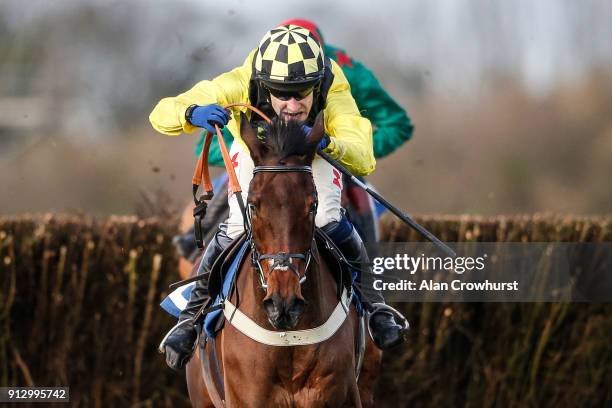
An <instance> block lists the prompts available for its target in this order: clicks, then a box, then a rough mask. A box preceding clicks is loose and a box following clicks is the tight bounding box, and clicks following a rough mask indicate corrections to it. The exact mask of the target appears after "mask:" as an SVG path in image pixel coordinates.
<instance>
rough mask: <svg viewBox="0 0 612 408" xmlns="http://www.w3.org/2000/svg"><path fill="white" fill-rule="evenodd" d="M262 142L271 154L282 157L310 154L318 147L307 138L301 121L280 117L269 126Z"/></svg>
mask: <svg viewBox="0 0 612 408" xmlns="http://www.w3.org/2000/svg"><path fill="white" fill-rule="evenodd" d="M262 142H263V144H264V145H265V146H266V148H267V150H268V152H269V153H270V154H272V155H274V156H278V157H281V158H285V157H289V156H304V155H306V156H310V155H313V154H314V152H315V149H316V144H314V145H313V144H312V143H308V141H307V140H306V134H305V132H304V130H303V129H302V123H301V122H297V121H295V120H290V121H284V120H281V119H280V118H278V117H276V118H274V119H273V120H272V123H271V124H269V125H268V126H267V131H266V136H265V138H264V139H263V140H262Z"/></svg>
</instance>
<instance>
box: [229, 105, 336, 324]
mask: <svg viewBox="0 0 612 408" xmlns="http://www.w3.org/2000/svg"><path fill="white" fill-rule="evenodd" d="M240 134H241V137H242V140H244V142H245V143H246V145H247V146H248V148H249V150H250V153H251V157H252V159H253V162H254V164H255V170H254V174H253V179H252V181H251V185H250V186H249V198H248V201H247V220H249V223H250V230H251V234H252V238H251V242H252V247H251V249H252V251H253V256H254V260H255V261H256V265H257V268H258V269H259V273H260V279H261V284H262V287H263V288H264V289H265V290H266V296H265V298H264V301H263V302H264V308H265V311H266V313H267V315H268V319H269V321H270V323H271V324H272V325H273V326H274V327H275V328H277V329H292V328H294V327H295V326H296V325H297V323H298V320H299V317H300V315H301V314H302V312H303V310H304V307H305V304H306V302H305V300H304V297H303V296H302V292H301V286H300V285H301V282H303V281H304V280H305V278H306V272H307V268H308V265H309V264H310V261H311V256H312V253H311V249H312V245H313V233H314V222H315V215H316V210H317V191H316V189H315V184H314V180H313V177H312V170H311V165H312V161H313V159H314V155H315V152H316V149H317V146H318V144H319V142H320V140H321V138H322V137H323V135H324V126H323V115H322V113H321V114H319V115H318V116H317V119H316V121H315V125H314V126H313V129H312V131H311V132H310V133H309V134H308V135H305V134H304V131H303V130H302V127H301V126H300V124H299V123H297V122H295V121H289V122H284V121H281V120H278V119H276V120H274V121H273V122H272V124H271V125H270V126H269V129H268V132H267V135H266V137H265V139H263V140H260V139H258V137H257V135H256V134H255V131H254V130H253V128H252V127H251V126H250V124H249V123H248V121H247V120H246V118H245V117H244V116H242V117H241V124H240Z"/></svg>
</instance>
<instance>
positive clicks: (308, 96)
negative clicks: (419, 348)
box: [149, 24, 403, 369]
mask: <svg viewBox="0 0 612 408" xmlns="http://www.w3.org/2000/svg"><path fill="white" fill-rule="evenodd" d="M236 102H242V103H249V104H251V105H253V106H256V107H257V108H259V109H261V110H262V111H263V112H264V113H266V114H267V115H268V116H271V117H273V116H279V117H280V118H281V119H284V120H295V121H299V122H302V123H303V124H304V125H305V126H312V125H313V123H314V118H315V117H316V115H317V114H318V113H319V112H320V111H324V118H325V130H326V134H327V136H326V137H324V138H323V140H322V141H321V146H320V147H321V148H322V149H323V150H324V151H325V152H326V153H328V154H329V155H330V156H331V157H333V158H334V159H335V160H338V161H339V162H340V163H342V164H343V165H344V166H345V167H347V168H348V169H349V170H350V171H351V172H352V173H353V174H356V175H361V176H363V175H367V174H370V173H371V172H373V171H374V168H375V163H376V162H375V159H374V155H373V148H372V127H371V124H370V122H369V121H368V120H367V119H366V118H363V117H362V116H361V115H360V114H359V110H358V109H357V106H356V104H355V101H354V99H353V97H352V96H351V93H350V87H349V84H348V83H347V80H346V77H345V76H344V74H343V73H342V70H341V68H340V67H339V66H338V64H336V63H335V62H333V61H331V60H330V59H329V58H328V57H326V56H325V55H324V53H323V50H322V48H321V46H320V44H319V42H318V40H317V38H316V36H314V35H313V34H312V33H311V32H310V31H308V30H307V29H305V28H303V27H300V26H297V25H291V24H290V25H284V26H279V27H277V28H275V29H272V30H270V31H269V32H267V33H266V35H265V36H264V37H263V39H262V40H261V42H260V43H259V46H258V47H257V48H256V49H254V50H253V51H251V52H250V53H249V55H248V57H247V58H246V60H245V61H244V63H243V65H242V66H240V67H237V68H235V69H233V70H232V71H230V72H227V73H225V74H221V75H219V76H218V77H216V78H214V79H213V80H210V81H202V82H199V83H198V84H196V85H195V86H194V87H193V88H192V89H190V90H189V91H187V92H185V93H183V94H180V95H178V96H176V97H169V98H164V99H162V100H161V101H160V102H159V103H158V104H157V106H156V107H155V108H154V109H153V112H151V115H150V117H149V119H150V121H151V124H152V126H153V128H155V129H156V130H157V131H159V132H161V133H164V134H167V135H179V134H180V133H182V132H186V133H191V132H194V131H195V130H197V128H204V129H206V130H208V131H212V132H214V125H215V124H217V125H218V126H220V127H222V126H225V127H227V128H228V129H229V131H230V133H231V134H232V135H233V137H234V139H235V140H236V143H233V144H232V147H231V149H230V156H231V157H232V159H233V161H234V167H235V170H236V175H237V177H238V181H239V183H240V185H241V186H248V185H249V183H250V181H251V178H252V177H253V168H254V164H253V161H252V159H251V157H250V154H249V152H248V149H247V147H246V145H245V144H244V142H243V141H242V140H241V139H240V130H239V126H240V124H239V118H240V111H246V108H242V107H236V108H232V111H231V112H230V111H228V110H226V109H224V108H223V107H222V106H223V105H227V104H230V103H236ZM246 115H247V117H249V116H250V121H251V122H252V124H254V125H257V124H258V121H259V119H258V118H257V115H256V114H253V115H251V114H250V112H246ZM312 170H313V178H314V182H315V186H316V189H317V193H318V198H319V206H318V209H317V214H316V217H315V225H316V226H317V227H320V228H322V229H323V230H324V231H325V232H326V233H327V234H328V235H329V236H330V237H331V239H332V240H333V241H334V242H335V243H336V244H337V245H338V247H339V248H340V250H341V251H342V252H343V253H344V255H345V256H346V258H347V259H348V260H349V261H352V262H355V263H359V264H361V265H364V264H367V263H368V262H369V260H368V256H367V253H366V250H365V246H364V244H363V242H362V240H361V238H360V237H359V234H358V233H357V231H356V230H355V228H354V227H353V226H352V224H351V223H350V222H349V221H348V219H347V218H346V217H345V216H344V214H343V211H342V210H341V205H340V198H341V192H342V179H341V177H340V173H339V172H338V171H337V170H335V169H334V168H333V167H332V166H331V165H330V164H329V163H327V162H326V161H325V160H323V159H321V158H319V157H315V159H314V161H313V164H312ZM242 194H243V200H244V201H245V202H246V199H247V197H246V195H247V192H246V191H243V193H242ZM243 225H244V224H243V220H242V213H241V211H240V208H239V206H238V200H237V198H236V196H235V195H234V194H232V195H231V196H230V198H229V218H228V220H227V222H226V223H225V224H222V225H221V226H220V227H219V230H218V231H217V233H216V235H215V236H214V238H213V239H212V240H211V242H210V243H209V244H208V246H207V248H206V250H205V251H204V254H203V257H202V261H201V263H200V268H199V270H198V274H208V273H210V269H211V267H212V265H213V262H214V260H215V259H216V258H217V257H218V256H219V254H220V253H221V252H222V251H223V249H225V248H227V246H228V245H229V244H230V243H231V242H232V240H233V239H234V238H236V237H237V236H239V235H240V234H241V233H242V232H243V229H244V227H243ZM366 273H367V272H366ZM207 300H208V291H207V279H206V278H205V279H202V280H199V281H197V283H196V285H195V287H194V289H193V291H192V292H191V297H190V299H189V302H188V304H187V306H186V308H185V309H184V310H183V311H182V312H181V314H180V317H179V321H180V322H183V321H185V320H193V317H194V316H195V314H196V313H197V311H198V310H199V309H200V308H201V307H202V306H203V305H204V304H205V302H206V301H207ZM363 300H364V303H365V305H366V307H367V308H368V309H369V310H373V309H372V305H373V304H376V303H384V299H383V298H382V295H381V294H380V292H375V291H374V292H372V293H370V291H368V293H367V294H365V296H364V299H363ZM370 327H371V330H372V336H373V339H374V342H375V343H376V344H377V346H378V347H380V348H381V349H387V348H390V347H393V346H395V345H397V344H399V343H401V342H402V341H403V333H402V326H400V325H398V324H397V323H396V322H395V318H394V316H393V314H392V313H390V312H388V311H386V310H379V311H375V312H374V313H373V314H372V315H371V317H370ZM196 339H197V330H196V328H195V327H194V325H193V324H189V323H188V324H180V325H177V326H175V328H174V329H173V330H172V332H171V333H169V335H168V336H167V338H166V340H165V342H164V344H163V347H164V350H165V353H166V362H167V363H168V365H169V366H170V367H172V368H174V369H179V368H182V367H183V366H184V365H185V363H186V362H187V361H188V360H189V359H190V358H191V355H192V354H193V350H194V348H195V341H196Z"/></svg>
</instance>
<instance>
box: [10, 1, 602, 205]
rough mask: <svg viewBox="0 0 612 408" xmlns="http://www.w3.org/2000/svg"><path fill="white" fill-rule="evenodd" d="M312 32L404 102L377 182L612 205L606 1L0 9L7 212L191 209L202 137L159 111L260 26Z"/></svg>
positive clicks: (408, 188)
mask: <svg viewBox="0 0 612 408" xmlns="http://www.w3.org/2000/svg"><path fill="white" fill-rule="evenodd" d="M293 17H303V18H309V19H312V20H314V21H315V22H317V23H318V24H319V25H320V27H321V29H322V31H323V34H324V36H325V38H326V41H328V42H329V43H330V44H332V45H335V46H339V47H342V48H345V49H346V50H347V51H348V54H349V55H351V56H352V57H354V58H356V59H358V60H360V61H362V62H363V63H365V64H366V65H367V66H369V67H370V68H371V69H372V70H373V71H374V72H375V73H376V74H377V76H378V78H379V79H380V81H381V83H382V84H383V85H384V86H385V88H386V89H387V90H388V91H389V92H390V94H391V95H392V96H394V97H395V98H396V99H397V100H398V101H399V102H400V104H401V105H402V106H404V107H405V108H406V109H407V111H408V113H409V115H410V117H411V118H412V120H413V122H414V124H415V126H416V129H415V133H414V137H413V139H412V140H411V141H409V142H408V143H406V144H405V145H404V146H403V147H402V148H401V149H399V150H398V151H397V152H396V153H394V154H393V155H392V156H390V157H388V158H386V159H384V160H381V161H379V163H378V168H377V171H376V173H375V174H374V175H372V176H371V177H370V181H372V182H373V183H374V184H375V185H376V186H377V187H378V188H379V190H380V191H381V192H382V193H383V195H385V196H386V197H387V198H388V199H390V200H391V201H392V202H394V203H396V204H397V205H398V206H400V207H401V208H402V209H404V210H406V211H408V212H410V213H417V214H435V213H448V214H463V213H471V214H484V215H489V214H516V213H531V212H552V213H571V214H578V215H584V214H604V213H610V211H611V210H612V189H611V188H610V178H611V177H610V176H611V175H612V160H611V158H612V64H611V63H612V47H610V46H609V39H610V38H612V26H611V25H610V24H609V22H610V21H612V3H610V2H602V1H595V0H594V1H580V2H576V1H564V0H539V1H537V2H532V1H527V0H515V1H491V0H471V1H467V0H465V1H459V0H458V1H453V2H446V1H424V0H423V1H396V2H376V3H371V2H366V1H355V0H339V1H334V2H329V1H326V2H323V1H309V2H293V1H282V2H276V1H275V2H273V1H268V2H264V3H261V2H257V3H254V2H248V1H245V0H228V1H224V2H212V1H195V0H176V1H161V0H156V1H150V0H149V1H144V0H136V1H129V2H127V1H124V2H120V1H102V0H88V1H77V0H63V1H54V2H48V1H42V0H30V1H29V2H28V5H27V7H26V6H25V5H24V3H23V1H16V0H4V1H2V3H0V55H1V56H2V57H1V59H0V191H1V194H2V195H1V197H2V199H1V200H0V213H3V214H15V213H23V212H40V211H59V212H74V211H76V212H80V211H82V212H85V213H88V214H94V215H106V214H130V213H134V212H135V211H136V208H137V205H138V203H139V202H140V201H141V200H142V197H143V194H144V195H151V194H157V193H159V192H163V194H164V197H167V198H166V199H167V200H168V201H169V202H174V203H176V205H177V207H180V206H182V205H183V204H184V203H186V202H187V200H188V198H189V195H190V188H191V185H190V179H191V174H192V168H193V165H194V164H195V157H194V156H193V145H194V142H195V140H196V137H195V135H181V136H180V137H176V138H172V137H167V136H164V135H161V134H157V133H156V132H155V131H154V130H153V129H152V128H151V126H150V125H149V122H148V114H149V113H150V111H151V109H152V108H153V106H154V105H155V104H156V103H157V101H158V100H159V99H160V98H162V97H164V96H170V95H176V94H178V93H180V92H182V91H184V90H186V89H188V88H190V87H191V86H193V85H194V84H195V83H196V82H198V81H199V80H202V79H209V78H212V77H214V76H215V75H217V74H219V73H222V72H224V71H226V70H229V69H231V68H233V67H234V66H237V65H239V64H241V63H242V61H243V60H244V58H245V56H246V55H247V53H248V51H249V50H250V49H251V48H253V47H255V46H256V45H257V43H258V42H259V39H260V38H261V36H262V35H263V34H264V33H265V31H266V30H268V29H269V28H271V27H273V26H275V25H276V24H277V23H279V22H280V21H283V20H285V19H288V18H293Z"/></svg>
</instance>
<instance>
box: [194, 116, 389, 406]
mask: <svg viewBox="0 0 612 408" xmlns="http://www.w3.org/2000/svg"><path fill="white" fill-rule="evenodd" d="M240 134H241V137H242V140H243V141H244V142H245V144H246V145H247V147H248V148H249V151H250V154H251V158H252V159H253V162H254V164H255V171H254V176H253V179H252V181H251V183H250V186H249V190H248V200H247V206H246V207H247V210H248V211H247V220H248V226H249V227H250V228H249V230H250V235H249V236H250V239H251V246H250V250H249V251H250V252H251V255H247V257H246V261H245V262H243V263H242V265H241V267H240V269H239V272H238V277H237V280H236V290H235V291H234V292H233V294H232V295H231V296H230V297H229V298H228V300H229V301H231V303H232V304H233V305H238V306H237V307H238V308H239V310H240V312H242V313H243V314H244V315H246V316H247V317H248V318H250V319H251V320H252V321H254V322H255V323H256V324H257V325H259V326H260V327H261V328H263V329H264V330H267V331H274V332H276V333H278V334H279V335H280V336H282V334H281V333H283V332H284V331H288V333H294V332H293V331H292V330H307V329H312V328H316V327H319V326H322V325H324V323H325V322H326V321H328V319H329V318H330V315H331V314H332V313H334V311H335V310H336V309H337V307H338V305H339V303H338V295H337V286H336V285H337V284H336V281H335V279H334V277H333V276H332V273H331V272H330V266H329V265H328V264H327V263H326V261H325V259H324V258H323V257H320V256H319V252H318V250H317V248H316V244H315V243H314V242H315V241H314V237H313V233H314V228H315V226H314V219H315V213H316V206H317V193H316V188H315V184H314V180H313V177H312V171H311V165H312V162H313V159H314V156H315V152H316V149H317V146H318V144H319V141H320V140H321V138H322V137H323V135H324V125H323V115H322V113H320V114H319V115H318V116H317V119H316V121H315V124H314V126H313V128H312V131H311V132H310V133H309V135H308V136H306V135H304V133H303V131H302V129H301V127H300V126H299V125H298V124H296V123H295V122H287V123H285V122H282V121H279V120H274V121H273V123H272V124H271V125H270V126H269V128H268V131H267V135H266V137H265V139H264V141H261V140H259V139H258V137H257V135H256V133H255V131H254V130H253V128H252V127H251V125H250V123H249V122H248V121H247V119H246V117H245V116H244V115H241V122H240ZM253 252H255V258H254V259H256V260H258V262H257V263H252V262H250V261H249V260H250V259H251V256H252V253H253ZM196 264H197V262H196ZM257 264H259V265H260V267H259V268H258V267H257V266H254V265H257ZM238 302H239V303H238ZM358 329H359V318H358V316H357V313H356V311H355V307H354V306H352V305H350V302H349V309H348V315H347V316H346V318H345V319H344V320H343V321H342V323H341V325H340V327H339V328H338V329H337V331H335V333H334V334H333V335H332V336H331V337H329V338H327V339H326V340H323V341H320V342H316V343H314V344H308V345H292V346H272V345H267V344H263V343H260V342H258V341H255V340H253V339H252V338H250V337H247V336H246V335H245V334H243V332H241V331H239V330H238V329H237V328H236V327H235V326H234V325H233V324H232V323H231V322H229V321H227V320H226V321H225V324H224V327H223V329H222V330H221V331H220V332H219V333H217V335H216V337H215V339H214V341H212V342H210V341H208V340H207V341H206V343H205V345H204V346H203V347H201V348H199V350H197V351H196V354H195V355H194V358H192V359H191V361H190V362H189V363H188V365H187V370H186V375H187V385H188V390H189V396H190V399H191V402H192V404H193V406H194V407H370V406H374V405H373V404H374V402H373V393H374V386H375V382H376V378H377V377H378V373H379V369H380V363H381V357H382V353H381V352H380V351H379V350H378V349H377V348H376V347H375V346H374V344H373V342H372V341H371V339H370V338H369V337H368V336H366V337H367V341H366V350H365V353H364V360H363V366H362V368H361V371H360V374H359V381H358V380H357V377H356V371H355V369H356V364H357V361H356V359H357V356H356V354H357V353H356V347H355V341H356V336H357V332H358ZM213 348H214V350H213ZM201 354H202V355H201ZM204 354H206V356H207V357H208V358H209V359H210V358H211V357H212V356H213V355H214V354H216V357H217V359H216V361H218V362H219V364H218V367H217V369H216V371H217V372H219V373H220V377H221V378H222V383H223V385H222V386H221V388H222V389H223V391H222V392H221V393H219V388H220V387H219V385H218V384H215V383H214V379H213V378H212V375H213V373H212V372H211V371H213V370H214V368H211V366H210V365H209V364H206V363H205V361H210V360H206V358H204V357H206V356H205V355H204Z"/></svg>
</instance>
